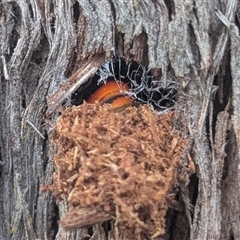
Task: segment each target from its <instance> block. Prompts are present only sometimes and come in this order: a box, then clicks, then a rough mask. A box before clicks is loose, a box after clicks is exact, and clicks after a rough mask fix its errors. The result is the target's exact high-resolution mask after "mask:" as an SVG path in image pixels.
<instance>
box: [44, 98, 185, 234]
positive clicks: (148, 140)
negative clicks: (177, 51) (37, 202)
mask: <svg viewBox="0 0 240 240" xmlns="http://www.w3.org/2000/svg"><path fill="white" fill-rule="evenodd" d="M174 115H175V114H174V111H171V112H168V113H166V114H161V115H157V114H156V113H154V112H153V111H152V110H151V109H150V108H149V107H148V106H147V105H142V106H139V107H128V108H126V109H125V110H124V111H121V112H114V111H113V109H112V108H111V106H109V105H108V104H106V105H103V106H99V105H98V104H87V103H83V104H82V105H80V106H72V107H70V108H67V109H65V110H64V111H63V112H62V115H61V116H60V117H59V119H58V120H57V122H56V126H55V128H54V130H53V133H52V136H51V139H52V141H53V144H54V146H56V147H57V153H56V155H55V157H54V162H55V165H56V171H55V173H54V174H53V184H52V185H50V186H47V187H46V189H48V190H51V191H52V192H53V195H54V196H56V197H57V198H58V199H59V200H61V199H62V196H66V197H67V200H68V203H69V204H70V205H71V206H72V210H71V211H70V212H69V213H68V214H67V216H66V217H65V218H64V219H62V220H61V221H60V224H61V225H62V227H64V228H65V229H67V230H68V229H72V228H81V227H85V226H89V225H92V224H95V223H99V222H103V221H105V220H109V219H113V220H114V222H115V226H117V227H118V229H120V231H123V232H125V233H126V234H127V235H128V236H141V235H144V236H149V238H155V237H156V236H159V235H161V234H163V233H164V232H165V216H166V212H167V209H168V203H167V198H168V195H169V194H170V193H171V190H172V189H173V187H175V186H176V184H177V180H176V179H177V178H176V176H177V171H178V168H180V167H181V160H180V158H181V156H182V154H183V152H184V149H185V147H186V142H187V141H186V140H185V139H183V138H181V137H180V135H179V134H177V133H176V132H175V131H173V119H174Z"/></svg>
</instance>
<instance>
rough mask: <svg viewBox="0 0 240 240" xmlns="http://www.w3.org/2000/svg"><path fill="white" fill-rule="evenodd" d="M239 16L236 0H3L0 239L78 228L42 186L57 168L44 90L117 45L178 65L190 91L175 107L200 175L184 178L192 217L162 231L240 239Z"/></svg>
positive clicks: (116, 51)
mask: <svg viewBox="0 0 240 240" xmlns="http://www.w3.org/2000/svg"><path fill="white" fill-rule="evenodd" d="M239 20H240V3H239V1H237V0H232V1H227V0H213V1H200V0H199V1H194V0H182V1H176V0H171V1H163V0H142V1H139V0H120V1H119V0H101V1H99V0H92V1H80V0H79V1H73V0H72V1H70V0H58V1H54V0H51V1H44V0H17V1H9V0H3V1H2V2H0V24H1V25H0V36H1V37H0V55H1V61H0V71H1V76H0V98H1V101H0V113H1V114H0V118H1V119H0V126H1V127H0V137H1V141H0V209H1V211H0V239H36V238H39V239H54V238H56V239H83V234H84V232H83V231H81V230H78V231H75V232H70V233H66V232H64V231H62V230H61V229H57V228H56V224H57V222H56V216H55V213H56V202H55V199H53V198H52V196H51V195H50V194H49V193H42V192H41V191H40V190H39V188H40V186H41V185H44V184H46V183H49V182H51V175H52V172H53V164H52V161H51V153H49V152H48V150H49V142H48V136H47V132H46V131H45V128H44V123H45V120H46V110H47V108H48V109H49V108H50V107H54V106H51V103H50V102H48V103H47V99H49V98H50V99H51V96H52V94H53V93H54V92H56V91H57V90H59V88H60V87H61V85H62V84H64V83H65V85H63V86H66V82H68V81H69V79H72V78H73V77H72V78H71V76H73V75H74V73H76V72H77V71H78V70H79V69H80V70H81V69H82V67H83V66H85V65H84V64H85V62H86V61H88V63H89V62H90V63H91V62H93V64H92V67H93V68H95V67H96V66H97V65H96V62H95V60H94V59H95V57H96V56H101V57H99V58H98V60H99V59H100V63H101V62H102V63H103V62H104V60H105V59H109V58H110V57H112V56H113V55H118V56H120V57H124V58H125V59H126V60H136V61H137V62H138V63H139V64H143V65H148V66H149V68H152V70H153V72H158V70H161V73H162V74H161V81H163V82H165V81H166V80H167V78H168V76H169V74H171V76H173V78H174V79H175V81H176V82H178V83H179V84H180V87H181V89H182V90H183V91H184V92H185V93H186V95H187V96H188V97H187V98H184V99H183V100H182V101H179V103H178V107H177V108H178V110H179V112H180V113H182V114H183V115H185V116H186V117H187V119H188V121H187V123H186V124H185V130H184V131H183V132H184V134H186V135H188V134H189V135H190V137H191V139H192V145H191V149H190V150H189V154H190V155H191V157H192V159H193V161H194V163H195V164H196V169H197V174H196V176H197V178H198V185H194V184H193V185H194V186H193V189H191V188H188V187H186V186H182V187H181V194H182V199H183V204H184V206H185V212H184V213H181V214H182V217H179V216H180V215H177V217H176V222H177V221H179V222H181V221H183V219H185V220H186V219H187V221H184V223H185V224H186V225H182V226H177V224H175V225H173V227H172V228H171V227H169V228H168V229H167V231H168V232H167V234H166V236H165V238H169V239H199V240H204V239H240V228H239V226H240V220H239V219H240V218H239V215H240V206H239V201H240V200H239V199H240V194H239V189H240V179H239V169H240V166H239V148H240V127H239V126H240V122H239V121H240V120H239V119H240V108H239V104H238V102H239V100H240V96H239V95H240V84H239V79H240V71H239V69H240V66H239V63H240V59H239V58H240V57H239V56H240V45H239V43H240V36H239ZM102 56H104V57H102ZM101 59H103V60H101ZM154 70H157V71H154ZM74 76H76V75H74ZM74 81H79V79H74ZM68 95H69V94H66V95H64V97H65V98H67V97H69V96H68ZM38 131H39V132H40V133H39V132H38ZM190 184H191V183H190ZM194 188H198V189H197V190H198V195H197V200H196V203H195V206H192V201H191V199H190V196H191V191H193V192H194V191H196V189H194ZM189 189H190V192H189ZM59 208H60V214H64V211H65V210H66V203H61V204H60V205H59ZM56 231H58V233H56ZM101 231H102V230H101V229H100V228H98V227H96V229H95V232H96V234H100V235H101ZM56 234H57V236H56ZM96 234H95V235H96ZM96 236H97V235H96ZM96 239H100V238H98V237H96ZM109 239H110V238H109ZM111 239H112V238H111Z"/></svg>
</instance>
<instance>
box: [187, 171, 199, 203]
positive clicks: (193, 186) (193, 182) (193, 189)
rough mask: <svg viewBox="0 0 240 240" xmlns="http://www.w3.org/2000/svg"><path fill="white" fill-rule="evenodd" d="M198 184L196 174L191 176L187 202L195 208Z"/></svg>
mask: <svg viewBox="0 0 240 240" xmlns="http://www.w3.org/2000/svg"><path fill="white" fill-rule="evenodd" d="M198 183H199V179H198V177H197V175H196V174H193V175H192V176H191V177H190V183H189V185H188V188H189V200H190V203H191V204H192V205H193V206H195V205H196V202H197V197H198Z"/></svg>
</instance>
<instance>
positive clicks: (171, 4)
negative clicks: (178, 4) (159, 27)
mask: <svg viewBox="0 0 240 240" xmlns="http://www.w3.org/2000/svg"><path fill="white" fill-rule="evenodd" d="M164 3H165V5H166V7H167V9H168V19H169V22H171V21H172V15H175V11H174V2H173V1H172V0H164Z"/></svg>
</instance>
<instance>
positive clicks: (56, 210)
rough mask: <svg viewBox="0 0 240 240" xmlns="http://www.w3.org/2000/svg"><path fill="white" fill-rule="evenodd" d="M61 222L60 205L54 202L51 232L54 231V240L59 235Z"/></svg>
mask: <svg viewBox="0 0 240 240" xmlns="http://www.w3.org/2000/svg"><path fill="white" fill-rule="evenodd" d="M59 220H60V215H59V208H58V205H57V204H56V203H55V202H53V219H52V226H51V230H52V231H53V236H54V238H53V239H55V237H56V236H57V233H58V229H59V224H58V221H59Z"/></svg>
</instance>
